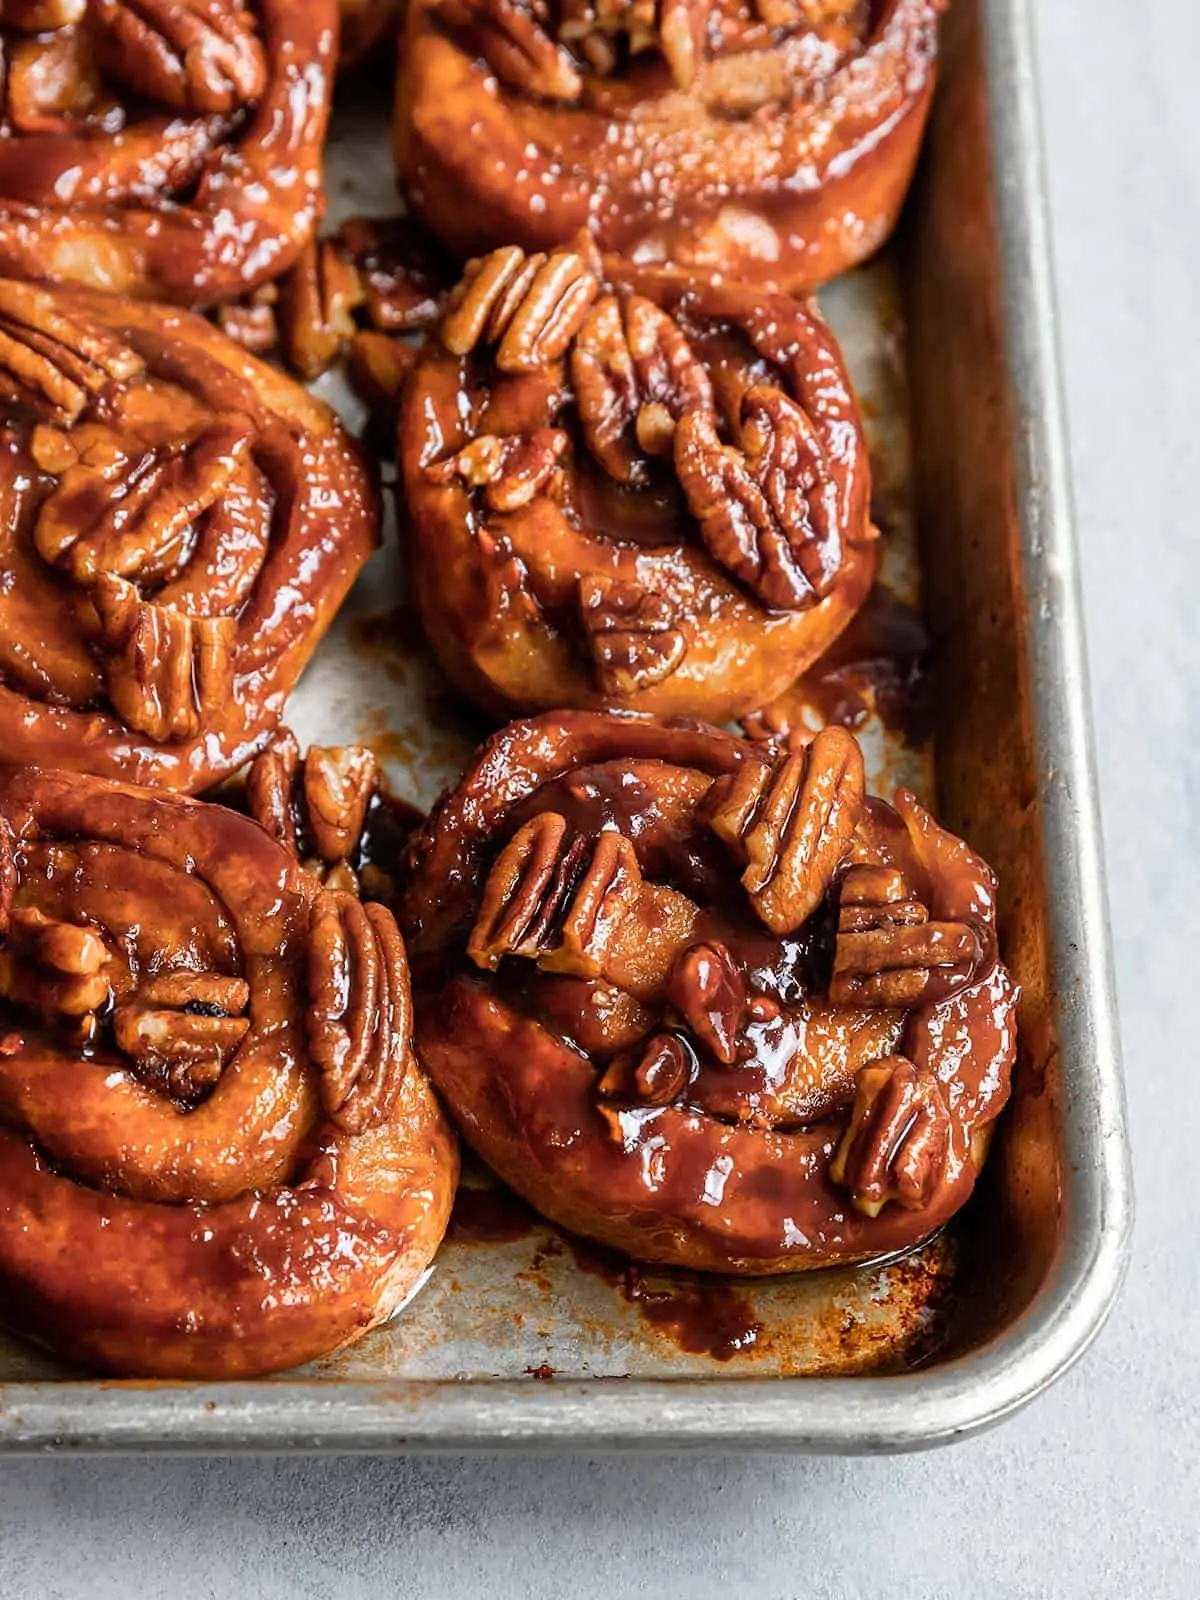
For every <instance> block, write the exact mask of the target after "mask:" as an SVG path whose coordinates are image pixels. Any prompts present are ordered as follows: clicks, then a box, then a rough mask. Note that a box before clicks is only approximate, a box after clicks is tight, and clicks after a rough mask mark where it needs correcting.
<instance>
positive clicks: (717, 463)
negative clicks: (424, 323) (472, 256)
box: [399, 241, 875, 721]
mask: <svg viewBox="0 0 1200 1600" xmlns="http://www.w3.org/2000/svg"><path fill="white" fill-rule="evenodd" d="M399 443H400V454H401V467H402V471H403V475H404V485H405V491H406V497H407V503H408V508H409V512H410V517H409V529H408V539H409V555H410V570H411V572H412V576H413V582H414V588H415V593H416V598H417V604H418V608H419V610H420V613H421V617H422V621H423V623H424V626H425V629H426V632H427V634H428V636H429V639H430V642H431V643H432V645H433V647H434V649H435V651H436V652H437V654H438V656H439V658H440V660H441V662H442V664H443V666H444V667H445V669H446V671H447V672H448V673H449V675H450V676H451V678H452V679H453V680H454V681H455V683H456V684H457V685H458V686H459V688H461V689H462V690H463V691H464V692H465V693H466V694H468V695H470V696H471V697H472V698H474V699H476V700H478V701H479V702H480V703H481V704H482V705H483V706H484V707H485V708H487V709H488V710H491V711H493V712H495V713H497V714H498V715H505V714H512V713H513V712H515V711H529V710H542V709H548V708H550V707H553V706H563V705H566V706H603V705H614V706H620V707H622V708H629V709H633V710H645V711H652V712H656V713H659V714H663V715H697V716H705V717H709V718H711V719H713V720H714V721H724V720H726V719H728V718H730V717H733V716H737V715H740V714H742V713H744V712H747V711H750V710H752V709H753V708H754V707H755V706H758V705H762V704H764V703H766V702H767V701H769V700H771V699H773V698H774V696H775V695H777V694H778V693H779V692H780V691H781V690H782V689H783V688H785V687H786V686H787V685H788V684H790V683H791V682H793V681H794V680H795V678H796V677H797V675H798V674H799V673H800V672H802V671H803V670H804V669H805V667H807V666H808V665H809V664H810V662H811V661H812V660H813V659H815V658H816V656H818V655H819V654H820V653H821V651H822V650H823V649H825V648H826V647H827V646H828V645H829V644H830V643H831V642H832V640H833V639H834V638H835V637H836V636H837V634H838V633H839V632H840V631H841V629H842V628H843V627H844V626H845V625H846V623H847V622H848V621H849V619H850V617H851V616H852V615H853V613H854V612H855V610H856V609H857V608H858V606H859V605H860V604H861V603H862V601H863V599H864V598H865V595H866V593H867V590H868V589H869V587H870V582H871V579H872V576H873V573H874V570H875V549H874V539H875V534H874V529H873V528H872V527H871V524H870V520H869V501H870V471H869V466H868V462H867V456H866V448H865V445H864V442H863V436H862V430H861V425H860V419H859V415H858V411H857V407H856V405H855V402H854V398H853V395H852V393H851V390H850V386H849V381H848V379H847V377H846V373H845V369H844V367H843V365H842V360H841V356H840V354H839V352H838V349H837V346H836V344H835V342H834V340H833V337H832V335H831V334H830V333H829V331H828V329H827V328H826V326H825V324H824V322H823V321H822V320H821V318H820V314H819V313H818V312H817V310H816V309H815V307H813V306H812V305H810V304H807V303H804V302H801V301H798V300H795V299H792V298H791V297H788V296H784V295H778V294H774V295H764V294H763V292H762V291H760V290H755V289H746V288H741V287H734V286H729V285H724V286H723V285H719V284H713V283H709V282H707V281H704V280H699V279H695V278H693V277H691V276H690V275H688V274H686V273H677V272H658V271H655V272H631V271H629V270H628V269H627V268H625V267H624V266H623V265H622V264H621V263H619V262H616V261H613V260H611V259H610V260H606V261H603V262H602V261H601V260H600V259H599V257H597V256H596V255H595V252H594V251H593V250H592V249H591V247H590V245H589V244H588V243H587V242H586V241H583V242H581V243H579V244H578V245H577V246H576V247H574V248H571V249H564V250H560V251H555V252H551V253H550V255H549V256H540V255H534V256H527V255H526V253H525V252H524V251H522V250H520V249H519V248H516V247H512V248H509V249H503V250H497V251H494V252H492V254H491V255H489V256H487V257H485V258H483V259H482V260H480V261H476V262H471V263H469V264H468V267H467V271H466V275H465V277H464V279H463V281H462V283H461V284H460V285H459V286H458V288H457V289H456V290H455V291H453V292H452V294H451V296H450V300H449V304H448V307H447V311H446V315H445V318H444V320H443V322H442V325H441V328H440V332H439V334H438V335H436V336H434V337H431V338H430V340H429V341H428V342H427V344H426V346H425V348H424V350H423V352H422V354H421V356H420V358H419V359H418V361H417V364H416V367H415V368H414V370H413V373H412V375H411V377H410V380H409V382H408V384H407V386H406V389H405V392H404V397H403V401H402V406H401V419H400V436H399Z"/></svg>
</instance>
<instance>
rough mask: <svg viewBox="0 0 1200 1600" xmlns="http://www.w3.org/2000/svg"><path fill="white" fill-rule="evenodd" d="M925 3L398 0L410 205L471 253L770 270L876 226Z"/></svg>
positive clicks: (887, 217)
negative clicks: (578, 246) (581, 235)
mask: <svg viewBox="0 0 1200 1600" xmlns="http://www.w3.org/2000/svg"><path fill="white" fill-rule="evenodd" d="M942 6H943V0H413V3H412V4H411V6H410V7H409V20H408V28H407V34H406V38H405V43H404V48H403V50H402V52H401V64H400V80H399V91H398V105H397V114H396V123H395V128H396V139H397V156H398V161H399V166H400V171H401V175H402V177H403V179H404V181H405V183H406V184H407V186H408V190H409V193H410V196H411V200H412V203H413V205H414V206H415V208H416V210H417V212H418V213H419V215H420V216H421V217H422V218H423V219H424V220H425V221H426V222H427V223H428V224H429V226H430V227H431V228H432V229H433V231H434V232H435V233H437V234H438V235H439V236H440V237H441V238H442V239H443V240H444V241H445V242H446V243H447V244H448V245H450V246H451V247H452V248H454V249H456V250H457V251H458V252H459V253H460V254H462V255H470V254H474V253H479V252H481V251H484V250H487V249H490V248H493V247H495V246H497V245H502V244H509V243H516V244H519V245H522V246H523V247H524V248H525V249H527V250H547V249H550V248H552V247H553V246H554V245H556V244H561V243H563V242H564V241H565V240H567V239H569V238H570V237H571V236H572V235H573V234H574V233H575V231H576V230H577V229H579V228H582V227H584V226H587V227H590V228H592V229H593V230H594V232H595V234H596V238H597V240H598V242H599V244H600V246H601V248H602V249H604V250H611V251H620V252H622V253H627V254H629V255H631V256H632V257H633V259H635V260H637V261H639V262H648V261H655V262H659V261H662V262H674V263H676V264H680V265H685V266H694V267H698V268H701V269H704V270H706V271H710V272H721V273H724V274H726V275H727V276H729V277H730V278H739V279H742V280H743V281H751V280H756V281H770V282H774V283H778V284H782V285H784V286H786V287H789V288H795V287H799V286H811V285H814V284H817V283H822V282H824V281H825V280H826V279H828V278H831V277H833V276H835V275H836V274H837V273H839V272H841V271H843V270H844V269H845V268H846V267H848V266H851V265H852V264H853V263H854V262H856V261H859V260H861V259H862V258H863V257H864V256H866V255H869V254H870V253H871V252H872V251H873V250H874V249H876V248H877V247H878V246H879V245H880V244H881V243H882V242H883V240H884V239H885V238H886V236H887V234H888V233H889V232H890V230H891V228H892V225H893V223H894V221H895V219H896V214H897V212H898V211H899V208H900V204H901V202H902V200H903V198H904V194H905V191H906V189H907V186H908V182H909V178H910V175H911V173H912V168H913V164H914V162H915V160H916V156H917V149H918V146H919V144H920V139H921V133H922V130H923V128H924V124H925V119H926V116H927V114H928V110H929V104H930V99H931V97H932V93H933V84H934V69H935V61H936V53H937V15H938V12H939V11H940V10H941V9H942Z"/></svg>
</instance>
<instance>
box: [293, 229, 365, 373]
mask: <svg viewBox="0 0 1200 1600" xmlns="http://www.w3.org/2000/svg"><path fill="white" fill-rule="evenodd" d="M363 299H364V293H363V285H362V279H361V278H360V276H359V273H358V269H357V267H356V266H355V265H354V262H353V261H352V260H351V259H350V257H349V255H347V253H346V252H345V251H344V250H343V249H342V248H341V246H340V245H339V244H338V243H337V242H336V240H333V239H310V240H309V241H308V243H307V244H306V245H305V246H304V249H303V250H301V252H300V254H299V255H298V256H297V258H296V263H295V265H294V266H293V267H292V269H291V271H290V272H288V273H287V274H285V276H284V277H283V279H282V280H281V282H280V285H279V313H278V322H279V334H280V340H281V343H282V345H283V353H284V356H285V358H286V360H287V362H288V365H289V366H290V367H292V368H293V370H294V371H296V372H297V373H299V374H300V376H301V377H302V378H306V379H308V380H309V381H310V382H311V380H312V379H314V378H319V377H320V376H321V374H322V373H323V372H324V371H325V369H326V367H329V366H332V364H333V363H334V361H336V360H337V358H338V356H339V355H340V354H341V350H342V346H343V345H344V344H345V342H346V341H347V340H348V339H352V338H353V337H354V333H355V322H354V311H355V308H356V307H357V306H360V305H361V304H362V302H363Z"/></svg>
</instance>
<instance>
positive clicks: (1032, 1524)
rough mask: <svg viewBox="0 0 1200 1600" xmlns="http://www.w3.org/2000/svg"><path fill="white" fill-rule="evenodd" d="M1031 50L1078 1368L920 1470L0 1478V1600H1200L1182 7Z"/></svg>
mask: <svg viewBox="0 0 1200 1600" xmlns="http://www.w3.org/2000/svg"><path fill="white" fill-rule="evenodd" d="M1037 9H1038V11H1039V13H1040V14H1039V18H1038V33H1039V44H1040V50H1041V61H1042V80H1043V99H1044V103H1045V110H1046V124H1047V140H1048V149H1049V158H1050V169H1051V188H1052V200H1053V211H1054V228H1055V240H1056V254H1057V266H1058V282H1059V300H1060V304H1061V308H1062V325H1063V343H1064V351H1065V356H1066V376H1067V400H1068V409H1069V414H1070V422H1071V431H1072V437H1073V449H1074V465H1075V486H1076V500H1077V507H1078V512H1079V526H1080V532H1081V536H1082V540H1083V545H1084V557H1085V561H1084V572H1085V582H1086V591H1087V606H1088V625H1089V636H1090V640H1091V651H1092V682H1093V694H1094V702H1095V711H1096V724H1097V734H1098V739H1099V752H1100V766H1101V776H1102V781H1103V791H1104V812H1105V827H1106V833H1107V839H1108V861H1109V886H1110V892H1111V898H1112V905H1113V911H1114V924H1115V929H1114V931H1115V940H1116V952H1117V963H1118V969H1119V977H1120V993H1121V1007H1122V1015H1123V1022H1124V1037H1125V1050H1126V1063H1127V1077H1128V1084H1129V1095H1130V1102H1131V1113H1132V1127H1133V1136H1134V1141H1135V1152H1136V1166H1137V1188H1138V1203H1139V1226H1138V1237H1137V1251H1136V1256H1135V1261H1134V1267H1133V1271H1132V1274H1131V1276H1130V1280H1129V1283H1128V1286H1127V1288H1126V1291H1125V1294H1124V1298H1123V1300H1122V1302H1121V1304H1120V1306H1119V1308H1118V1310H1117V1312H1116V1314H1115V1317H1114V1319H1113V1321H1112V1323H1111V1324H1110V1326H1109V1328H1108V1329H1107V1331H1106V1332H1105V1334H1104V1335H1103V1336H1102V1338H1101V1341H1100V1343H1099V1344H1098V1345H1097V1346H1096V1348H1095V1349H1094V1350H1093V1351H1092V1352H1091V1354H1090V1355H1089V1356H1088V1357H1087V1358H1086V1359H1085V1361H1084V1363H1083V1364H1082V1366H1081V1367H1079V1368H1078V1369H1077V1370H1076V1371H1075V1372H1074V1373H1072V1374H1071V1375H1070V1376H1069V1377H1068V1378H1067V1379H1065V1380H1064V1381H1063V1382H1062V1383H1061V1384H1059V1385H1058V1387H1057V1388H1056V1389H1055V1390H1053V1391H1052V1392H1051V1393H1050V1394H1049V1395H1047V1396H1045V1397H1043V1398H1042V1399H1041V1400H1040V1401H1038V1402H1037V1403H1036V1404H1035V1405H1034V1406H1033V1407H1032V1408H1031V1409H1030V1410H1028V1411H1026V1412H1025V1413H1023V1414H1022V1415H1021V1416H1020V1417H1018V1418H1016V1419H1015V1420H1013V1421H1010V1422H1009V1423H1007V1424H1006V1425H1005V1426H1004V1427H1002V1428H1001V1429H1000V1430H999V1431H997V1432H995V1433H992V1434H990V1435H989V1436H987V1437H985V1438H983V1439H980V1440H977V1441H973V1442H970V1443H968V1444H965V1445H959V1446H957V1447H955V1448H953V1449H951V1450H947V1451H943V1452H940V1453H937V1454H934V1455H930V1456H923V1457H911V1458H907V1459H898V1460H875V1461H836V1460H829V1461H821V1460H789V1459H785V1458H778V1457H759V1458H752V1459H738V1458H705V1459H678V1460H667V1459H658V1460H654V1459H651V1460H639V1461H629V1460H612V1459H607V1460H577V1461H536V1460H528V1459H517V1460H513V1459H508V1460H460V1459H440V1460H439V1459H428V1460H426V1459H418V1460H408V1461H405V1460H400V1461H373V1460H353V1459H344V1460H330V1461H321V1460H310V1461H305V1460H293V1461H240V1462H222V1461H211V1462H202V1461H196V1462H186V1461H176V1462H168V1461H154V1462H150V1463H133V1462H120V1461H101V1462H58V1461H45V1462H19V1463H16V1464H11V1465H6V1466H4V1467H2V1468H0V1596H4V1597H5V1600H7V1597H8V1596H21V1597H25V1596H30V1597H35V1596H36V1597H38V1600H42V1597H45V1600H50V1597H52V1596H58V1595H67V1596H78V1595H84V1594H87V1595H96V1596H101V1595H105V1596H106V1595H116V1596H122V1597H126V1596H136V1595H146V1596H150V1595H158V1594H171V1595H175V1596H181V1597H183V1596H193V1595H195V1596H200V1595H204V1596H208V1595H214V1596H222V1597H224V1596H226V1595H236V1596H238V1597H239V1600H242V1597H246V1600H249V1597H252V1596H259V1595H261V1596H287V1597H288V1600H303V1597H307V1596H322V1597H324V1596H331V1595H338V1596H341V1595H347V1596H359V1595H361V1596H374V1595H388V1596H395V1597H401V1596H410V1595H411V1596H421V1597H426V1596H431V1597H432V1596H443V1595H445V1596H458V1595H464V1596H470V1597H471V1600H479V1597H482V1596H504V1597H507V1596H518V1595H522V1596H523V1595H529V1596H541V1595H546V1596H554V1597H556V1600H558V1597H560V1596H568V1597H571V1600H583V1597H586V1596H593V1595H596V1596H605V1597H608V1596H618V1595H625V1594H642V1593H645V1594H653V1595H687V1596H689V1597H691V1596H694V1597H696V1600H701V1597H704V1596H709V1595H713V1596H716V1595H721V1596H731V1595H734V1596H742V1595H755V1596H762V1597H767V1600H774V1597H791V1596H804V1597H805V1600H817V1597H820V1596H824V1595H829V1596H835V1597H838V1600H853V1597H857V1596H865V1597H870V1600H878V1597H882V1596H893V1595H894V1596H913V1597H919V1600H937V1597H940V1596H943V1595H946V1596H949V1595H953V1596H955V1597H956V1600H961V1597H964V1596H965V1597H970V1596H973V1595H984V1594H986V1595H989V1596H994V1595H1001V1596H1008V1595H1053V1596H1059V1595H1062V1596H1076V1595H1078V1596H1083V1595H1087V1596H1101V1597H1108V1596H1114V1597H1122V1600H1124V1597H1125V1596H1127V1595H1130V1594H1131V1593H1132V1594H1133V1595H1134V1596H1136V1597H1138V1600H1157V1597H1159V1596H1166V1597H1171V1596H1185V1595H1186V1596H1195V1595H1197V1594H1200V1559H1198V1558H1200V1532H1198V1518H1200V1417H1198V1413H1200V1353H1198V1348H1197V1346H1198V1344H1200V1304H1198V1302H1200V1243H1198V1241H1197V1237H1196V1230H1197V1224H1198V1223H1200V1201H1198V1199H1197V1176H1196V1166H1195V1148H1196V1142H1197V1139H1198V1137H1200V1118H1198V1117H1197V1112H1196V1106H1197V1097H1198V1095H1200V1061H1197V1034H1196V1028H1195V1024H1194V1023H1193V1020H1192V1017H1191V1014H1190V1006H1191V1005H1192V1004H1194V1003H1195V1000H1196V993H1197V989H1198V988H1200V973H1198V972H1197V962H1198V959H1200V871H1198V869H1200V750H1198V743H1200V740H1198V735H1200V715H1198V713H1197V709H1196V696H1197V694H1198V693H1200V630H1198V628H1197V621H1196V618H1197V610H1198V607H1200V531H1198V529H1197V521H1198V514H1200V484H1198V483H1197V476H1198V468H1200V450H1198V449H1197V444H1196V437H1197V430H1198V429H1200V382H1198V379H1200V294H1198V291H1197V284H1198V282H1200V91H1198V90H1197V69H1198V68H1200V7H1197V6H1196V5H1194V4H1192V3H1191V0H1156V3H1154V4H1152V5H1149V6H1139V7H1131V6H1130V5H1129V4H1128V0H1089V3H1087V4H1082V3H1080V0H1040V3H1039V5H1038V8H1037Z"/></svg>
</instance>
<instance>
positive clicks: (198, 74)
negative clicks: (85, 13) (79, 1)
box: [90, 0, 267, 115]
mask: <svg viewBox="0 0 1200 1600" xmlns="http://www.w3.org/2000/svg"><path fill="white" fill-rule="evenodd" d="M90 11H91V15H92V21H93V33H94V37H95V41H96V48H97V52H98V54H99V57H100V61H101V64H102V66H103V67H104V70H105V71H106V72H107V73H109V74H110V75H111V76H112V77H114V78H117V79H119V80H120V81H121V82H122V83H125V84H127V85H128V86H129V87H130V88H131V89H133V90H135V91H136V92H137V93H138V94H141V95H145V97H146V98H147V99H148V100H154V101H157V102H158V103H159V104H160V105H165V106H173V107H174V108H175V109H176V110H178V111H190V112H196V113H199V114H201V115H211V114H213V113H217V112H228V111H235V110H237V108H238V107H239V106H244V105H250V104H252V103H253V102H254V101H256V100H257V99H258V98H259V96H260V95H261V94H262V91H263V88H264V86H265V84H266V81H267V61H266V55H265V52H264V50H263V47H262V43H261V41H260V40H259V38H258V36H257V34H256V33H255V31H254V18H253V16H252V14H251V13H250V12H249V11H248V10H247V9H246V7H245V6H244V5H243V4H242V3H241V0H90Z"/></svg>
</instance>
